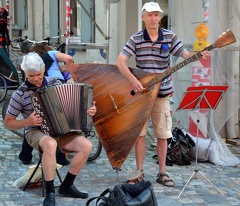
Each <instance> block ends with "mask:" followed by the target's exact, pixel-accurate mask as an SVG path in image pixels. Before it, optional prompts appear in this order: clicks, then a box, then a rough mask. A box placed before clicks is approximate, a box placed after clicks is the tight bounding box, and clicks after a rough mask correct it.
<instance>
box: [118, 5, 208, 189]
mask: <svg viewBox="0 0 240 206" xmlns="http://www.w3.org/2000/svg"><path fill="white" fill-rule="evenodd" d="M162 12H163V11H162V9H161V8H160V6H159V5H158V3H155V2H149V3H145V4H144V5H143V7H142V15H141V18H142V21H143V22H144V23H145V29H144V30H142V31H140V32H138V33H136V34H134V35H132V36H131V37H130V39H129V40H128V41H127V43H126V44H125V46H124V48H123V50H122V51H121V53H120V55H119V56H118V59H117V62H116V64H117V67H118V69H119V70H120V72H121V73H122V74H123V75H124V76H125V77H126V78H127V79H128V80H129V81H130V82H131V83H132V86H133V89H134V91H135V93H137V92H143V90H144V87H143V85H142V83H141V82H140V81H139V80H138V79H137V78H136V77H135V76H134V75H133V74H132V73H131V72H130V70H129V68H128V66H127V63H126V62H127V60H128V59H129V58H130V57H131V56H132V55H135V59H136V67H137V69H142V70H144V71H146V72H151V73H163V72H164V71H165V70H166V69H168V67H169V66H170V55H173V56H177V57H180V56H181V57H183V58H184V59H187V58H189V57H190V56H192V55H193V54H194V53H193V52H189V51H187V50H186V48H184V46H183V44H182V43H181V41H180V40H179V39H178V38H177V36H176V34H174V33H173V32H172V31H169V30H166V29H163V28H159V22H160V19H161V15H160V14H161V13H162ZM201 54H202V56H203V58H207V57H208V56H209V55H210V52H209V51H204V52H202V53H201ZM172 91H173V89H172V82H171V79H170V77H167V78H166V79H164V80H163V81H162V84H161V87H160V90H159V93H158V97H157V98H156V100H155V102H154V105H153V108H152V111H151V118H152V122H153V127H154V134H155V136H156V138H157V154H158V162H159V171H158V174H157V179H156V181H157V182H158V183H160V184H163V185H164V186H167V187H174V181H173V180H171V179H169V176H168V174H167V173H166V169H165V164H166V154H167V139H168V138H171V137H172V132H171V129H172V119H171V114H170V105H169V95H170V94H171V93H172ZM147 128H148V120H147V121H146V123H145V125H144V127H143V129H142V131H141V133H140V135H139V138H138V139H137V142H136V144H135V156H136V165H137V170H139V171H141V175H142V176H143V161H144V155H145V152H146V144H145V136H146V133H147Z"/></svg>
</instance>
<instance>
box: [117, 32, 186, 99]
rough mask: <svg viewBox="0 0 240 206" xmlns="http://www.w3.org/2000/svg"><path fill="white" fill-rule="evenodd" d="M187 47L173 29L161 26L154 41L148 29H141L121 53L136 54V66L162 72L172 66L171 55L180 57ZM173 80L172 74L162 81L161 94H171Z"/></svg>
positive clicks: (128, 56)
mask: <svg viewBox="0 0 240 206" xmlns="http://www.w3.org/2000/svg"><path fill="white" fill-rule="evenodd" d="M185 51H186V48H185V47H184V46H183V44H182V43H181V41H180V40H179V39H178V38H177V36H176V34H174V33H173V32H172V31H169V30H166V29H162V28H159V36H158V39H157V40H156V41H154V42H153V41H152V40H151V39H150V37H149V35H148V33H147V30H146V29H145V30H143V31H140V32H138V33H136V34H134V35H132V36H131V37H130V39H129V40H128V42H127V43H126V44H125V46H124V48H123V50H122V51H121V54H122V55H124V56H126V57H127V58H130V57H131V56H132V55H135V58H136V68H137V69H142V70H144V71H146V72H151V73H162V72H164V71H165V70H166V69H167V68H169V66H170V55H173V56H177V57H180V56H181V55H182V54H183V53H184V52H185ZM172 91H173V89H172V81H171V79H170V76H169V77H167V78H166V79H164V80H163V81H162V84H161V87H160V91H159V95H158V96H160V97H165V96H167V95H169V94H171V93H172Z"/></svg>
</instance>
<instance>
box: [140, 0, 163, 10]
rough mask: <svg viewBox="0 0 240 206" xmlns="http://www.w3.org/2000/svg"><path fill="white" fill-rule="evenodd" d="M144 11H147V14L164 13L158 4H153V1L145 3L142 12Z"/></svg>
mask: <svg viewBox="0 0 240 206" xmlns="http://www.w3.org/2000/svg"><path fill="white" fill-rule="evenodd" d="M143 10H146V11H147V12H153V11H159V12H163V10H162V9H161V8H160V6H159V5H158V3H156V2H153V1H152V2H148V3H145V4H144V5H143V7H142V12H143Z"/></svg>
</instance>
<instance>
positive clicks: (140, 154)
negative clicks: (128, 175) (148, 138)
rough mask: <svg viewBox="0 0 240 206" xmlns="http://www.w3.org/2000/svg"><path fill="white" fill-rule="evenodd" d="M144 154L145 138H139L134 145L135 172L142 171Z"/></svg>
mask: <svg viewBox="0 0 240 206" xmlns="http://www.w3.org/2000/svg"><path fill="white" fill-rule="evenodd" d="M145 152H146V143H145V136H139V137H138V140H137V142H136V144H135V156H136V164H137V170H143V160H144V156H145Z"/></svg>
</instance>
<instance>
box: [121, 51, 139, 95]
mask: <svg viewBox="0 0 240 206" xmlns="http://www.w3.org/2000/svg"><path fill="white" fill-rule="evenodd" d="M127 60H128V58H127V57H126V56H124V55H122V54H120V55H119V56H118V58H117V62H116V65H117V67H118V69H119V71H120V72H121V73H122V75H123V76H125V77H126V78H127V79H128V80H129V81H130V82H131V84H132V85H133V89H134V91H135V92H142V91H143V90H144V87H143V85H142V83H141V82H140V81H139V80H138V79H137V78H136V77H135V76H134V75H133V74H132V73H131V71H130V70H129V68H128V66H127V63H126V62H127Z"/></svg>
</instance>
